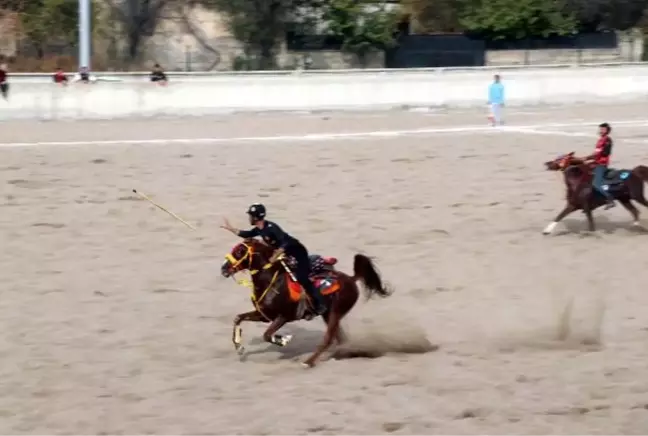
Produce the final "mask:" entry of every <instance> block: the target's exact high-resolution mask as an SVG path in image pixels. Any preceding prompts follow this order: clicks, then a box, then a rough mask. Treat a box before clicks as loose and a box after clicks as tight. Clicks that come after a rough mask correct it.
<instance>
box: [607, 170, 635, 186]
mask: <svg viewBox="0 0 648 436" xmlns="http://www.w3.org/2000/svg"><path fill="white" fill-rule="evenodd" d="M629 176H630V171H629V170H617V169H614V168H608V169H607V171H606V172H605V175H604V176H603V179H604V180H605V181H606V182H607V183H608V184H610V185H615V184H618V183H623V182H624V181H625V180H626V179H627V178H628V177H629Z"/></svg>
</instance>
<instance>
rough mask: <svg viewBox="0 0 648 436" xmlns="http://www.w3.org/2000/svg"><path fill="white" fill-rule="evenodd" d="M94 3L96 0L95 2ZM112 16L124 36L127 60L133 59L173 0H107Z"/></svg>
mask: <svg viewBox="0 0 648 436" xmlns="http://www.w3.org/2000/svg"><path fill="white" fill-rule="evenodd" d="M95 3H96V2H95ZM107 3H108V5H109V6H110V11H111V12H112V17H113V18H114V19H115V20H116V21H117V23H118V25H119V30H120V32H121V33H123V35H124V36H125V37H126V43H127V53H126V57H127V60H128V61H131V62H132V61H135V60H136V59H137V58H138V56H139V54H140V47H141V46H142V43H143V42H145V40H146V38H147V37H149V36H152V35H153V34H155V31H156V29H157V27H158V25H159V24H160V21H161V19H162V14H163V12H164V11H166V10H168V9H170V8H171V7H172V6H173V5H174V4H175V1H174V0H107Z"/></svg>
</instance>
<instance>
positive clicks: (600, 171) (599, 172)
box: [592, 165, 614, 201]
mask: <svg viewBox="0 0 648 436" xmlns="http://www.w3.org/2000/svg"><path fill="white" fill-rule="evenodd" d="M606 171H607V166H606V165H597V166H595V167H594V182H593V183H592V186H594V188H595V189H596V190H597V191H599V192H600V193H601V194H603V196H605V198H607V200H608V201H614V197H612V195H611V194H610V193H609V192H608V191H606V190H605V189H603V185H604V181H605V180H604V177H605V172H606Z"/></svg>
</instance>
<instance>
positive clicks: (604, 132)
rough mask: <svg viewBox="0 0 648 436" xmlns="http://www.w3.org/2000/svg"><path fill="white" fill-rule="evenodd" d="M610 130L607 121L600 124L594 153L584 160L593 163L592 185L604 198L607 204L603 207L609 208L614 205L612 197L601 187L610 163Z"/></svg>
mask: <svg viewBox="0 0 648 436" xmlns="http://www.w3.org/2000/svg"><path fill="white" fill-rule="evenodd" d="M611 132H612V127H610V125H609V124H608V123H603V124H600V125H599V135H600V138H599V140H598V141H597V142H596V149H595V150H594V153H592V154H590V155H589V156H587V157H586V158H585V160H586V161H591V162H592V163H593V164H594V181H593V183H592V185H593V186H594V188H595V189H596V190H597V191H599V192H600V193H601V194H603V196H604V197H605V198H606V200H607V205H606V206H605V209H610V208H611V207H614V206H615V204H614V197H612V195H611V194H610V193H609V192H608V191H606V190H605V189H603V185H604V179H605V172H606V171H607V168H608V165H609V164H610V156H611V155H612V138H611V137H610V133H611Z"/></svg>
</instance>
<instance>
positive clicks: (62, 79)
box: [53, 67, 68, 85]
mask: <svg viewBox="0 0 648 436" xmlns="http://www.w3.org/2000/svg"><path fill="white" fill-rule="evenodd" d="M53 79H54V83H60V84H62V85H67V84H68V78H67V76H66V75H65V73H64V72H63V69H62V68H61V67H58V68H57V69H56V72H55V73H54V76H53Z"/></svg>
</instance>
